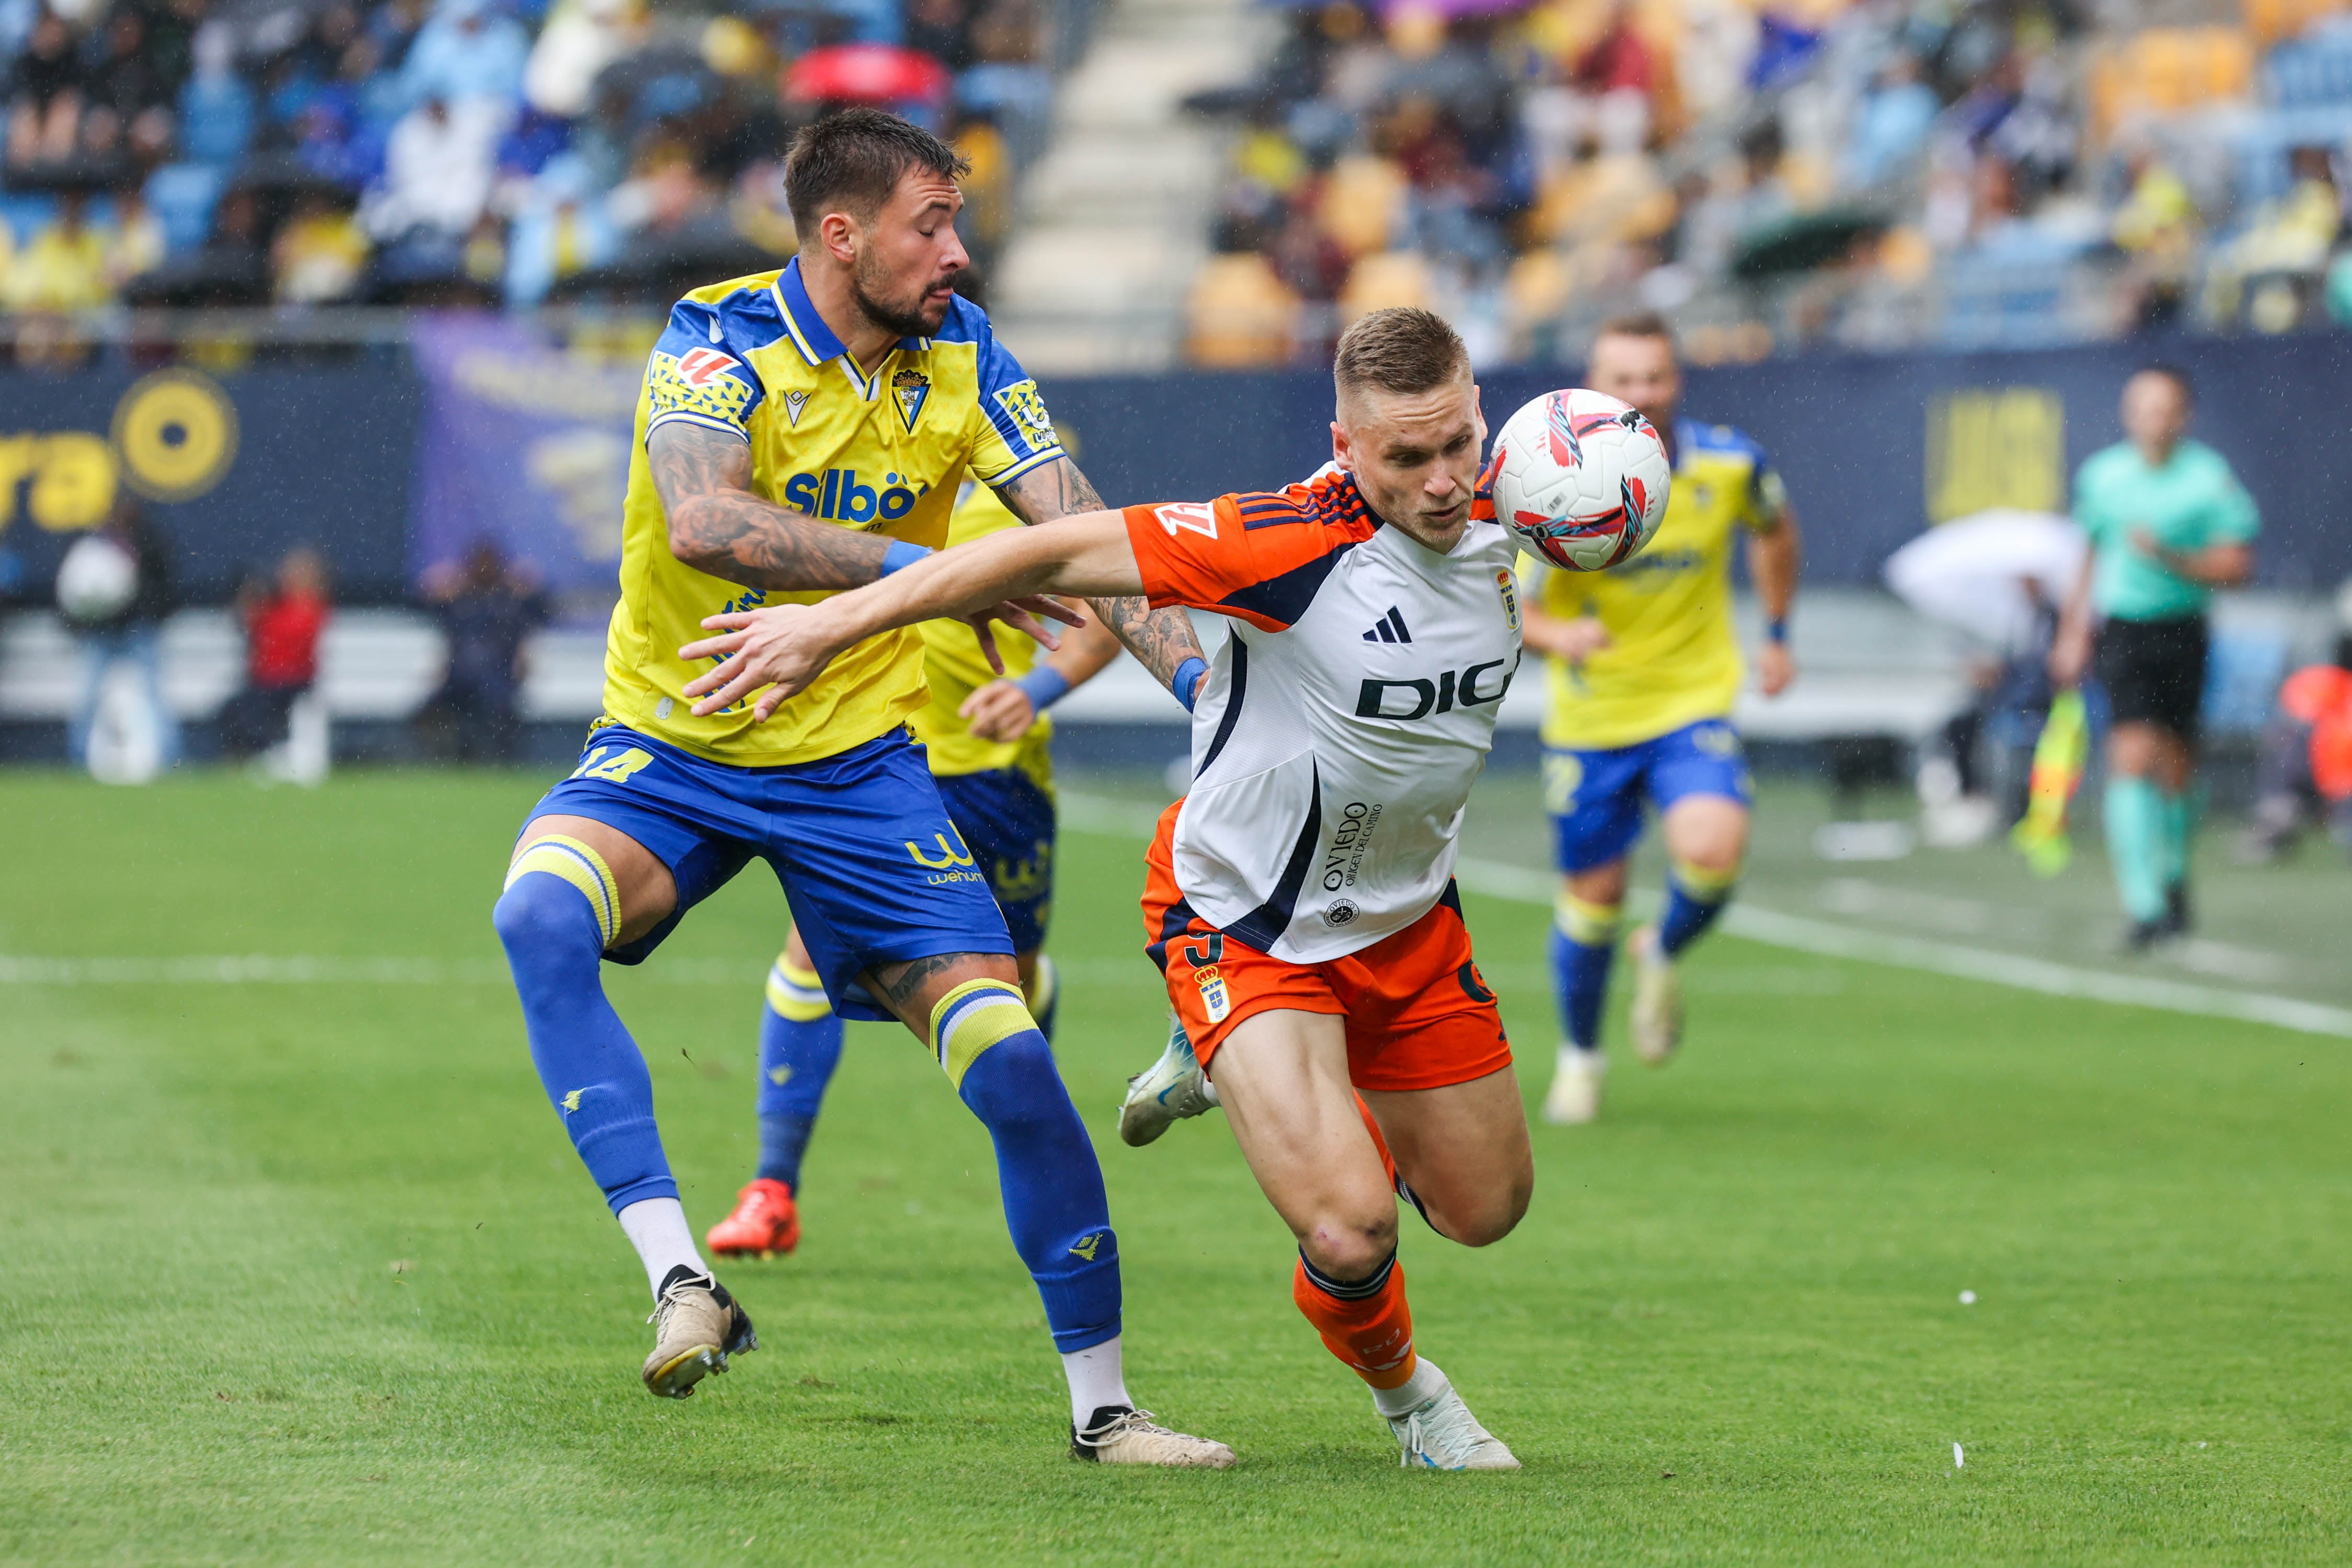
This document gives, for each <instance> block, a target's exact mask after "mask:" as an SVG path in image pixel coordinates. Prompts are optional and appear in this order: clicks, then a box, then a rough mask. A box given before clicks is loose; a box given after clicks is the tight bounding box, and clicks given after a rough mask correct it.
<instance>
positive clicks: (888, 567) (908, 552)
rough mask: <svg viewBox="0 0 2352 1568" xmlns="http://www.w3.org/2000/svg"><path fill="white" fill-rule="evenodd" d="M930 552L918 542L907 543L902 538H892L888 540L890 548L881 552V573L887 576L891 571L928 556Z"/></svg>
mask: <svg viewBox="0 0 2352 1568" xmlns="http://www.w3.org/2000/svg"><path fill="white" fill-rule="evenodd" d="M930 553H931V552H929V551H928V550H926V549H924V548H923V547H922V546H921V545H919V544H909V543H908V542H906V541H905V540H903V539H894V540H892V541H891V542H890V548H889V549H887V550H886V551H884V552H882V575H883V576H885V577H887V576H888V575H890V574H891V573H893V572H897V571H898V570H900V569H902V568H904V567H908V566H912V565H913V564H914V563H916V562H918V561H921V560H924V559H926V558H927V557H929V554H930Z"/></svg>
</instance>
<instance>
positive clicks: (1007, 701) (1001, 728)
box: [956, 680, 1037, 741]
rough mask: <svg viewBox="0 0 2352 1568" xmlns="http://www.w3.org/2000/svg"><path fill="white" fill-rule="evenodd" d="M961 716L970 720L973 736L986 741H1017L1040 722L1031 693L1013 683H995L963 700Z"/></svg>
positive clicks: (959, 710) (990, 683)
mask: <svg viewBox="0 0 2352 1568" xmlns="http://www.w3.org/2000/svg"><path fill="white" fill-rule="evenodd" d="M956 714H957V716H958V717H960V718H962V719H966V720H969V721H971V732H972V736H973V738H974V739H976V740H982V741H1017V740H1019V739H1020V738H1021V737H1022V736H1024V735H1025V734H1027V733H1028V732H1029V726H1030V725H1032V724H1034V723H1035V722H1036V721H1037V709H1036V706H1035V705H1034V703H1032V702H1031V701H1030V700H1029V694H1028V693H1027V692H1025V691H1024V690H1022V689H1021V688H1019V687H1018V686H1015V685H1013V682H1011V681H1009V680H992V681H990V682H989V683H988V684H987V685H985V686H983V687H982V688H981V689H979V690H977V691H975V692H973V693H972V694H971V696H969V697H967V698H965V699H964V700H963V706H962V707H961V708H959V709H957V710H956Z"/></svg>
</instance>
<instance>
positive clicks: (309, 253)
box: [269, 191, 368, 305]
mask: <svg viewBox="0 0 2352 1568" xmlns="http://www.w3.org/2000/svg"><path fill="white" fill-rule="evenodd" d="M269 262H270V275H271V279H272V287H271V292H272V294H273V295H274V296H275V297H276V298H277V299H278V300H280V301H282V302H283V303H286V304H289V305H322V304H327V303H330V302H331V301H334V300H349V299H351V298H352V297H353V296H354V295H355V294H357V293H358V292H359V286H360V280H361V279H362V276H363V275H364V274H365V273H366V271H367V262H368V239H367V236H366V234H364V233H363V232H362V230H361V228H360V226H359V224H358V223H357V222H356V221H355V220H354V219H353V218H352V214H351V211H350V209H349V208H348V207H347V206H345V205H342V204H341V203H338V202H336V201H335V200H333V199H332V198H331V197H330V196H328V195H325V194H324V193H323V192H318V191H312V192H309V193H306V194H305V195H303V196H302V198H301V200H300V202H299V204H298V205H296V207H295V209H294V216H292V217H291V218H290V219H289V220H288V221H287V224H286V226H285V227H284V228H282V229H279V230H278V237H277V239H276V240H274V241H272V242H271V244H270V247H269Z"/></svg>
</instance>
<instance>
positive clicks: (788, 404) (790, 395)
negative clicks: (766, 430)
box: [784, 392, 809, 430]
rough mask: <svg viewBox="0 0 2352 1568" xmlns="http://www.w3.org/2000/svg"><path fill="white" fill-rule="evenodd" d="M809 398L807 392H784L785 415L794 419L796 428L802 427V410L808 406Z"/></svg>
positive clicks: (793, 422) (794, 427)
mask: <svg viewBox="0 0 2352 1568" xmlns="http://www.w3.org/2000/svg"><path fill="white" fill-rule="evenodd" d="M808 400H809V395H808V394H807V393H805V392H787V393H785V394H784V417H785V418H786V419H789V420H791V421H792V425H793V429H795V430H797V429H799V428H800V427H801V410H802V409H803V408H806V407H807V406H808Z"/></svg>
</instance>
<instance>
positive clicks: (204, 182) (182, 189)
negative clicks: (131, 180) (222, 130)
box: [147, 163, 226, 255]
mask: <svg viewBox="0 0 2352 1568" xmlns="http://www.w3.org/2000/svg"><path fill="white" fill-rule="evenodd" d="M225 183H226V176H225V175H224V174H222V172H221V171H220V170H219V169H218V168H217V167H215V166H214V165H212V164H209V163H166V164H164V165H163V167H162V168H160V169H158V170H156V171H155V172H154V173H153V174H150V175H148V176H147V206H148V209H149V210H150V211H152V213H154V215H155V221H156V222H157V223H158V224H161V225H162V226H163V246H164V248H165V249H167V250H170V251H172V252H173V254H175V255H176V254H177V253H179V252H181V251H184V250H194V249H196V248H197V247H200V246H202V245H203V244H204V242H205V237H207V236H209V235H210V234H211V233H212V227H213V204H214V203H215V202H217V201H219V200H220V194H221V186H222V185H223V184H225Z"/></svg>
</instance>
